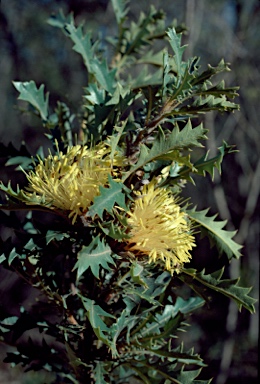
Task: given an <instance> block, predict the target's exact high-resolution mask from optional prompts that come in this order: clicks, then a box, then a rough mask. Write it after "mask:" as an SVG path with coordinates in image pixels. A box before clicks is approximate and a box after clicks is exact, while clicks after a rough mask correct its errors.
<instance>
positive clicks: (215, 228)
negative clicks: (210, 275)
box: [186, 207, 242, 259]
mask: <svg viewBox="0 0 260 384" xmlns="http://www.w3.org/2000/svg"><path fill="white" fill-rule="evenodd" d="M208 211H209V209H205V210H203V211H196V207H195V208H193V209H191V210H187V211H186V212H187V214H188V216H189V217H190V218H191V219H192V220H194V221H195V222H196V223H197V224H199V226H200V228H201V234H202V236H203V237H204V236H207V237H208V238H209V240H210V243H211V245H216V247H217V249H218V251H219V253H220V255H221V254H222V253H225V254H226V255H227V257H228V258H229V259H231V258H232V257H235V258H237V259H238V258H239V257H240V256H241V253H240V251H239V250H240V249H241V248H242V246H241V245H239V244H237V243H236V242H235V241H234V240H232V238H233V237H234V236H235V234H236V231H227V230H224V229H223V227H224V226H225V225H226V223H227V221H226V220H224V221H215V219H216V217H217V215H214V216H211V217H210V216H207V213H208Z"/></svg>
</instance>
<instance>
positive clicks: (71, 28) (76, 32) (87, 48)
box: [65, 20, 95, 72]
mask: <svg viewBox="0 0 260 384" xmlns="http://www.w3.org/2000/svg"><path fill="white" fill-rule="evenodd" d="M65 30H66V32H67V33H68V35H69V37H70V39H71V40H72V41H73V43H74V45H73V49H74V51H76V52H77V53H79V54H80V55H81V56H82V58H83V61H84V64H85V66H86V68H87V70H88V71H89V72H92V70H91V63H92V60H93V57H94V48H95V47H94V46H93V45H92V42H91V33H90V32H88V33H86V34H85V35H84V32H83V27H82V25H80V26H79V27H78V28H76V27H75V25H74V20H73V21H71V23H69V24H66V25H65Z"/></svg>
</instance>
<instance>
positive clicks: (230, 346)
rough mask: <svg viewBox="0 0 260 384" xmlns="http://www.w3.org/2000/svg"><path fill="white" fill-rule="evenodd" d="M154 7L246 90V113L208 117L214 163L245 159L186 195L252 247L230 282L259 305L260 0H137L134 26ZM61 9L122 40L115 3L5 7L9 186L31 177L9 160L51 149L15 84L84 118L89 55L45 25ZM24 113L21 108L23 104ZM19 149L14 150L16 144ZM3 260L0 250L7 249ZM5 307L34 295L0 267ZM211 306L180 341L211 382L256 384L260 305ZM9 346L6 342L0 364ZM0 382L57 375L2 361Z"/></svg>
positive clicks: (5, 224)
mask: <svg viewBox="0 0 260 384" xmlns="http://www.w3.org/2000/svg"><path fill="white" fill-rule="evenodd" d="M151 5H154V6H155V7H156V8H159V9H163V10H164V11H165V13H166V16H167V21H168V23H169V24H170V23H171V21H172V20H173V19H174V18H176V19H177V20H178V22H179V23H184V24H185V25H186V26H187V33H186V34H185V36H184V42H185V43H187V44H189V46H188V49H187V50H186V53H185V54H186V57H185V58H186V59H187V58H188V57H190V56H192V55H193V56H194V55H196V56H200V57H201V61H200V63H201V66H202V67H205V66H206V65H207V64H208V63H210V64H211V65H213V66H215V65H216V64H217V63H218V62H219V61H220V60H221V58H224V59H225V60H226V61H227V62H229V63H231V69H232V72H228V73H227V74H226V75H225V81H226V83H227V85H230V86H235V85H239V86H240V87H241V89H240V98H239V100H237V101H239V103H240V105H241V109H240V112H235V113H233V114H230V115H229V114H225V115H219V114H215V113H210V114H209V115H208V116H205V118H204V124H205V127H206V128H207V129H209V137H210V140H208V142H207V143H206V145H207V149H208V150H210V151H211V155H212V156H213V155H214V153H215V152H216V148H217V147H219V146H220V145H221V143H222V140H225V141H227V142H228V144H234V145H236V146H237V148H238V149H239V152H237V153H235V154H231V155H228V156H227V157H226V158H225V160H224V164H223V172H222V175H221V176H219V175H217V174H216V176H215V179H214V182H212V181H211V180H210V179H209V178H208V179H205V180H204V179H203V180H202V179H199V180H198V183H197V187H196V188H195V187H194V186H192V185H190V186H189V187H188V188H186V190H185V193H186V194H188V195H190V196H191V197H192V201H193V202H194V203H195V204H197V205H198V207H199V209H203V208H207V207H208V206H210V207H211V210H210V213H212V214H214V213H216V212H217V211H218V212H219V213H220V218H221V219H227V220H228V229H230V230H233V229H238V232H237V235H236V241H237V242H239V243H241V244H243V245H244V248H243V257H242V258H241V259H240V260H234V261H233V262H232V264H231V266H230V268H229V274H230V276H231V277H234V278H235V277H237V276H238V275H240V276H241V280H242V284H243V285H245V286H253V289H252V293H251V294H252V296H253V297H255V298H259V228H260V226H259V189H260V157H259V154H260V134H259V131H260V130H259V121H260V108H259V100H260V91H259V84H260V69H259V68H260V56H259V52H260V28H259V26H260V3H259V1H258V0H247V1H244V0H210V1H209V0H198V1H196V0H172V1H169V2H168V1H167V2H166V1H164V2H162V1H159V0H147V1H144V0H143V1H139V2H138V1H133V0H130V2H129V6H130V13H129V19H130V20H131V19H132V18H133V19H136V18H137V17H139V14H140V12H142V11H144V12H145V11H146V10H148V9H149V7H150V6H151ZM59 9H62V10H63V12H64V13H65V14H68V13H69V12H73V13H74V16H75V18H76V20H77V22H78V23H80V22H82V21H84V20H85V22H86V26H87V28H88V29H90V30H92V31H93V33H94V35H96V36H99V38H100V39H101V40H102V41H104V44H106V41H105V38H106V36H107V35H108V34H111V33H116V23H115V19H114V15H113V12H112V8H111V4H110V2H109V0H56V1H52V0H37V1H29V0H19V1H16V0H8V1H7V0H2V3H1V8H0V51H1V55H0V82H1V91H0V116H1V119H0V172H1V179H2V180H3V181H4V182H6V181H8V180H9V178H10V177H12V180H15V182H16V181H17V182H21V183H22V182H23V181H24V177H23V175H20V174H18V173H15V174H14V173H13V172H14V167H7V168H6V167H5V166H4V164H5V162H6V160H7V159H8V157H10V156H15V155H17V153H18V152H19V151H20V148H21V145H22V143H23V142H26V148H27V150H28V152H29V153H30V154H32V155H35V153H36V151H37V149H38V147H39V146H43V147H46V146H47V143H48V141H47V139H46V138H45V136H44V132H43V129H42V128H41V126H40V122H39V121H38V120H35V119H34V118H33V117H32V116H30V115H28V114H26V113H24V114H21V112H20V110H19V109H18V103H17V96H18V95H17V92H16V91H15V89H14V87H13V86H12V81H14V80H15V81H29V80H35V82H36V84H37V85H40V84H45V85H46V90H47V91H48V92H50V104H51V106H53V108H55V106H56V103H57V100H61V101H65V102H66V103H67V105H68V106H69V107H70V108H71V110H72V111H74V112H75V113H76V114H77V113H78V112H79V107H80V104H81V97H82V88H83V87H84V86H85V85H86V84H87V73H86V70H85V68H84V66H83V64H82V62H81V59H80V57H79V56H78V55H77V54H76V53H75V52H73V51H72V50H71V43H70V41H67V40H66V39H65V38H64V35H63V34H62V33H61V32H60V31H59V30H57V29H55V28H53V27H51V26H50V25H48V24H47V23H46V20H47V19H48V18H49V17H50V16H51V14H53V13H57V12H58V11H59ZM19 107H21V108H22V104H19ZM10 143H11V144H10ZM17 217H18V218H19V214H16V213H12V214H11V215H9V216H8V217H7V216H6V214H4V213H1V215H0V226H1V227H2V228H1V238H2V240H0V245H1V241H7V239H8V237H10V236H12V235H13V233H14V232H15V228H16V224H15V220H16V218H17ZM208 249H209V248H208V244H206V243H205V242H204V241H202V242H200V244H199V246H198V247H197V249H196V252H195V254H194V258H195V259H196V262H197V265H199V266H200V267H201V268H203V267H206V268H207V269H208V270H210V269H211V267H212V264H213V263H214V265H216V264H217V257H216V255H215V254H214V250H212V252H211V254H210V255H209V250H208ZM0 254H1V252H0ZM0 294H1V299H0V310H3V311H7V310H8V306H9V307H11V306H15V305H21V304H22V305H25V306H26V302H27V301H28V300H29V301H30V300H32V297H33V296H31V295H32V294H31V293H30V294H29V293H28V291H26V289H24V290H23V285H22V283H21V282H20V281H19V280H18V279H17V278H16V277H15V276H12V274H11V273H10V272H8V273H7V271H1V270H0ZM212 301H213V302H214V303H213V304H212V306H211V307H205V308H204V309H202V310H200V311H199V312H198V313H197V314H196V315H195V316H194V315H193V317H192V319H190V322H191V327H190V329H189V331H188V332H187V333H186V334H182V335H181V337H182V339H183V340H184V342H185V343H186V345H189V344H190V346H193V345H194V346H195V350H196V352H198V353H200V354H201V355H202V357H203V358H204V360H205V363H207V364H208V367H207V368H205V369H204V370H203V376H204V378H209V377H212V376H214V377H215V378H214V380H213V383H216V384H246V383H250V384H254V383H258V382H259V381H258V379H257V366H258V364H257V359H258V355H257V354H258V345H257V343H258V328H259V318H258V305H257V313H256V314H254V315H250V314H249V313H247V312H246V311H245V310H242V312H241V313H239V312H238V311H237V308H236V306H235V304H234V303H229V301H228V300H225V299H224V298H223V297H220V298H219V297H218V296H216V297H215V296H214V297H212ZM4 354H5V348H4V346H1V344H0V359H1V361H2V360H3V358H4ZM0 366H1V369H2V371H1V373H0V384H7V383H8V384H30V383H35V384H37V383H48V382H50V381H51V375H47V374H38V373H26V374H22V373H21V370H20V369H18V367H16V368H15V369H14V370H10V369H9V366H8V365H7V364H4V363H1V362H0Z"/></svg>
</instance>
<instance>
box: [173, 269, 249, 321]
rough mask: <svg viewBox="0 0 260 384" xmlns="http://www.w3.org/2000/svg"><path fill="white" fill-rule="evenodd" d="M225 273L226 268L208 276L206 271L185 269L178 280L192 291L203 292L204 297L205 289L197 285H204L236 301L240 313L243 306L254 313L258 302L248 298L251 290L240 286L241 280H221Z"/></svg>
mask: <svg viewBox="0 0 260 384" xmlns="http://www.w3.org/2000/svg"><path fill="white" fill-rule="evenodd" d="M223 272H224V268H222V269H221V270H219V271H216V272H214V273H212V274H207V275H206V274H205V270H203V271H201V272H197V271H196V270H195V269H183V273H182V274H180V275H178V278H180V280H182V281H184V282H185V283H186V284H188V285H189V286H190V287H191V288H192V289H194V290H195V292H197V293H199V294H200V292H201V293H202V294H201V296H203V297H205V295H206V292H205V288H204V289H203V288H201V287H200V286H199V285H198V284H197V283H199V284H203V285H204V286H206V287H207V288H209V289H212V290H214V291H216V292H219V293H222V294H223V295H225V296H227V297H228V298H229V299H232V300H234V301H235V302H236V303H237V305H238V308H239V310H240V311H241V308H242V306H243V307H244V308H246V309H247V310H248V311H249V312H251V313H254V312H255V308H254V303H255V302H256V300H255V299H253V298H252V297H250V296H248V293H249V292H250V291H251V288H245V287H241V286H239V285H238V282H239V280H240V279H239V278H238V279H224V280H221V277H222V275H223ZM186 277H187V278H186Z"/></svg>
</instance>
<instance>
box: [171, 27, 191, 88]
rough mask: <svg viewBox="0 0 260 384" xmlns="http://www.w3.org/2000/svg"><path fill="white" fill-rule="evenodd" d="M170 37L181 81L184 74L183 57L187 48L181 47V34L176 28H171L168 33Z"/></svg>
mask: <svg viewBox="0 0 260 384" xmlns="http://www.w3.org/2000/svg"><path fill="white" fill-rule="evenodd" d="M167 35H168V36H169V42H170V45H171V47H172V50H173V52H174V60H175V63H176V69H177V76H178V79H179V81H180V78H181V74H182V55H183V52H184V50H185V48H186V45H183V46H181V34H180V33H177V32H176V30H175V28H171V29H169V30H168V31H167Z"/></svg>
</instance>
